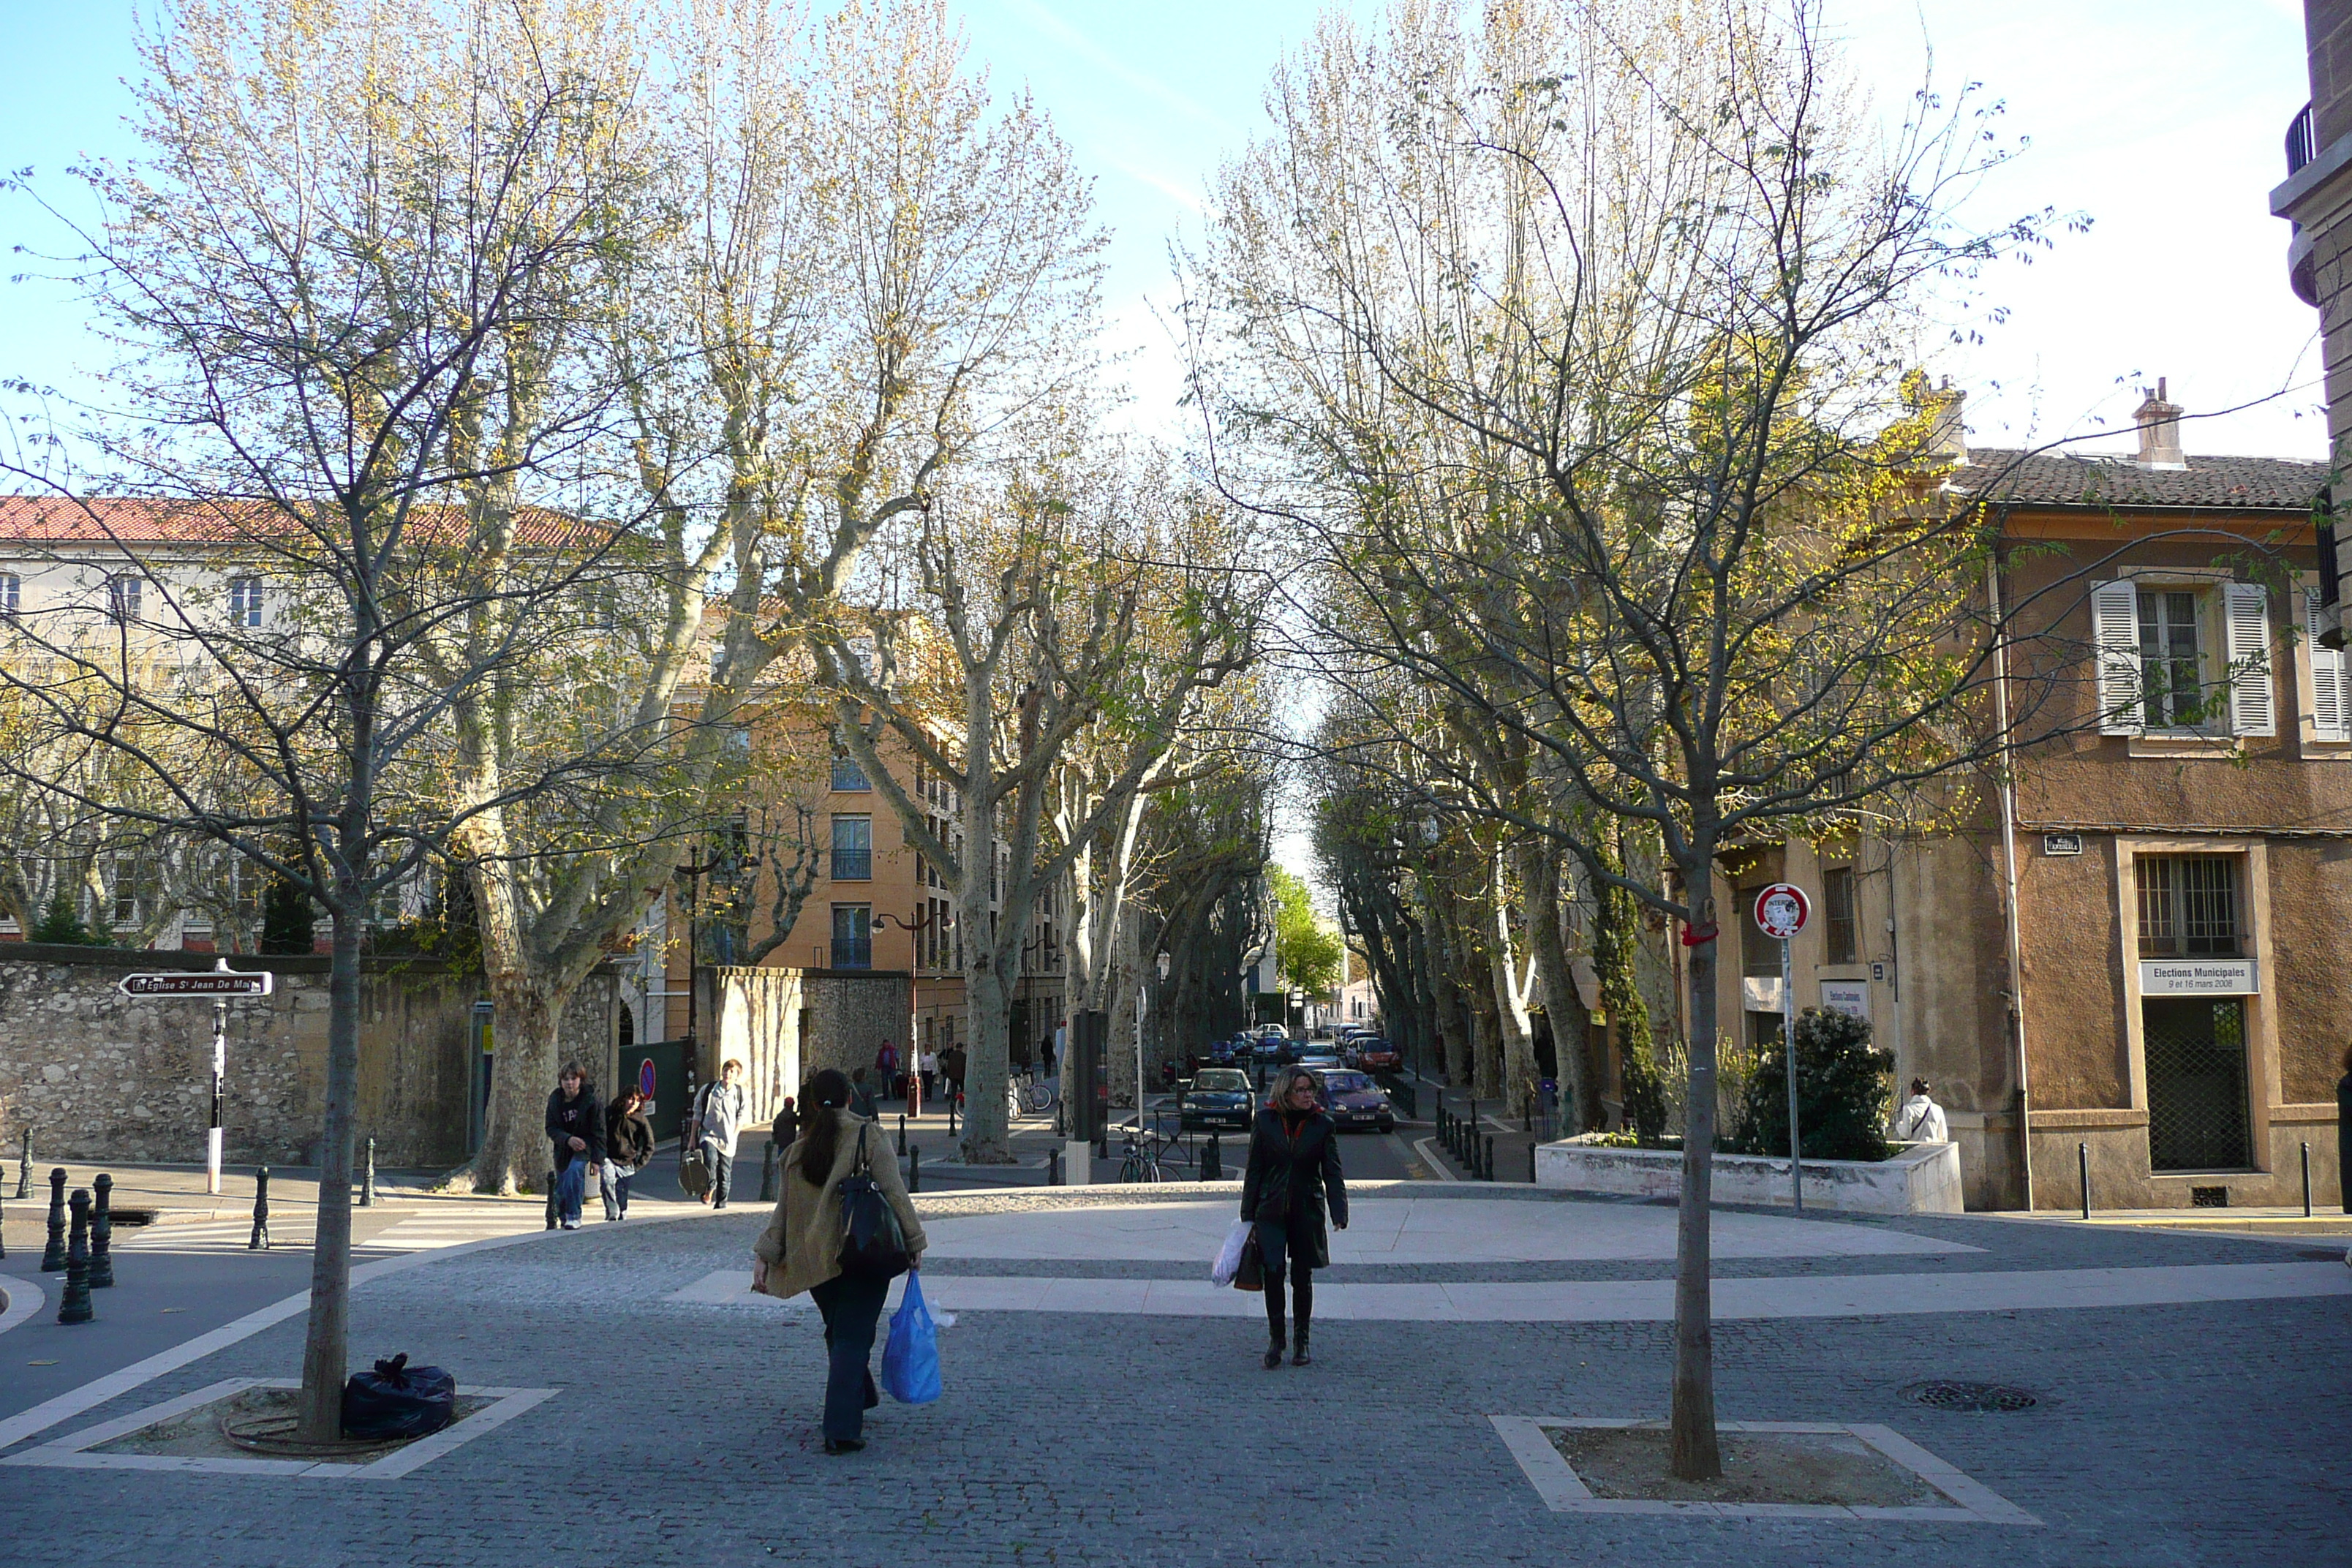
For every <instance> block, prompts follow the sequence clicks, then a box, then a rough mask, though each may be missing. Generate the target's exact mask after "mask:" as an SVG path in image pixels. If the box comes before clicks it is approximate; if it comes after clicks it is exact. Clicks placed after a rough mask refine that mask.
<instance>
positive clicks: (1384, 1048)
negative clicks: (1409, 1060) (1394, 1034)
mask: <svg viewBox="0 0 2352 1568" xmlns="http://www.w3.org/2000/svg"><path fill="white" fill-rule="evenodd" d="M1349 1051H1350V1052H1352V1053H1353V1055H1354V1056H1355V1058H1356V1065H1357V1066H1358V1067H1360V1068H1363V1069H1364V1070H1365V1071H1367V1072H1400V1071H1402V1070H1403V1068H1404V1053H1403V1052H1402V1051H1400V1050H1398V1049H1397V1048H1396V1047H1395V1046H1393V1045H1391V1044H1390V1043H1389V1042H1388V1041H1386V1040H1384V1039H1382V1038H1381V1037H1379V1036H1378V1035H1359V1036H1358V1037H1356V1038H1355V1039H1354V1040H1353V1041H1351V1042H1349Z"/></svg>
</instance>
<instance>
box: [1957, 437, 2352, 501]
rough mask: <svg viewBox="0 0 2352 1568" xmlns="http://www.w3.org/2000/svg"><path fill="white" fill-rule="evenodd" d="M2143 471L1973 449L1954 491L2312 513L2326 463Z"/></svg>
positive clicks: (2238, 462)
mask: <svg viewBox="0 0 2352 1568" xmlns="http://www.w3.org/2000/svg"><path fill="white" fill-rule="evenodd" d="M2188 465H2189V466H2188V467H2187V468H2142V467H2141V466H2140V465H2139V464H2138V463H2137V462H2136V461H2134V460H2133V459H2132V458H2129V457H2126V456H2120V455H2117V456H2106V455H2079V454H2060V453H2028V452H2020V451H2015V450H2004V449H2001V448H1999V447H1994V448H1989V449H1972V450H1970V451H1969V461H1968V464H1967V466H1966V467H1964V468H1958V469H1955V470H1954V471H1953V473H1952V476H1951V479H1950V480H1949V481H1948V482H1949V484H1950V487H1951V488H1952V489H1956V490H1959V491H1962V492H1964V493H1968V494H1971V495H1981V496H1982V497H1983V499H1985V500H1996V501H2009V502H2011V503H2014V504H2029V505H2034V506H2053V507H2084V508H2090V509H2095V510H2105V509H2106V508H2109V507H2200V508H2208V509H2212V510H2226V511H2292V512H2294V513H2297V514H2298V515H2300V514H2304V513H2307V512H2309V511H2310V510H2311V503H2312V498H2313V497H2315V495H2317V494H2318V493H2319V487H2320V486H2321V485H2322V484H2323V483H2325V482H2326V479H2327V473H2328V468H2327V465H2326V463H2307V462H2299V461H2297V460H2296V459H2294V458H2199V457H2191V458H2189V459H2188Z"/></svg>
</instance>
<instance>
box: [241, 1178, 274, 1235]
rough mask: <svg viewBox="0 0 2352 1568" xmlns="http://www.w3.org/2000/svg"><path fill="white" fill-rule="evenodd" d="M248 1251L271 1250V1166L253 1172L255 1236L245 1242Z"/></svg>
mask: <svg viewBox="0 0 2352 1568" xmlns="http://www.w3.org/2000/svg"><path fill="white" fill-rule="evenodd" d="M245 1249H246V1250H247V1252H267V1251H268V1250H269V1167H268V1166H267V1165H264V1166H262V1167H261V1169H259V1170H257V1171H256V1172H254V1173H253V1236H252V1238H251V1239H250V1240H248V1241H247V1243H246V1244H245Z"/></svg>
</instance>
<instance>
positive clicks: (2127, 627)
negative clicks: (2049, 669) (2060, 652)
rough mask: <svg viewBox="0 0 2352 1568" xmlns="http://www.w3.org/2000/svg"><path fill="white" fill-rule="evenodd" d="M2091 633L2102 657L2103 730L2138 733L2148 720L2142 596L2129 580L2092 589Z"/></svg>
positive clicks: (2122, 733) (2099, 656) (2114, 733)
mask: <svg viewBox="0 0 2352 1568" xmlns="http://www.w3.org/2000/svg"><path fill="white" fill-rule="evenodd" d="M2091 632H2092V640H2093V642H2095V644H2096V645H2097V648H2098V658H2099V732H2100V733H2101V734H2103V735H2137V734H2138V733H2139V732H2140V731H2141V730H2143V729H2144V728H2146V727H2147V721H2146V718H2145V714H2144V710H2143V709H2142V707H2141V704H2140V692H2139V679H2140V677H2139V663H2140V660H2139V595H2138V592H2137V590H2136V589H2135V588H2134V587H2133V585H2132V584H2131V583H2130V582H2129V581H2128V580H2120V581H2117V582H2113V583H2102V584H2099V585H2098V586H2097V587H2095V588H2093V589H2092V590H2091Z"/></svg>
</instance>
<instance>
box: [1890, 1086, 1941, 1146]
mask: <svg viewBox="0 0 2352 1568" xmlns="http://www.w3.org/2000/svg"><path fill="white" fill-rule="evenodd" d="M1951 1141H1952V1128H1951V1123H1950V1122H1948V1121H1946V1120H1945V1119H1944V1108H1943V1107H1942V1106H1940V1105H1938V1104H1937V1103H1936V1102H1935V1101H1934V1100H1931V1099H1930V1098H1928V1094H1927V1079H1924V1078H1915V1079H1912V1080H1911V1098H1910V1099H1908V1100H1905V1101H1904V1102H1903V1105H1902V1108H1901V1109H1900V1110H1896V1111H1895V1142H1897V1143H1948V1142H1951Z"/></svg>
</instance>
